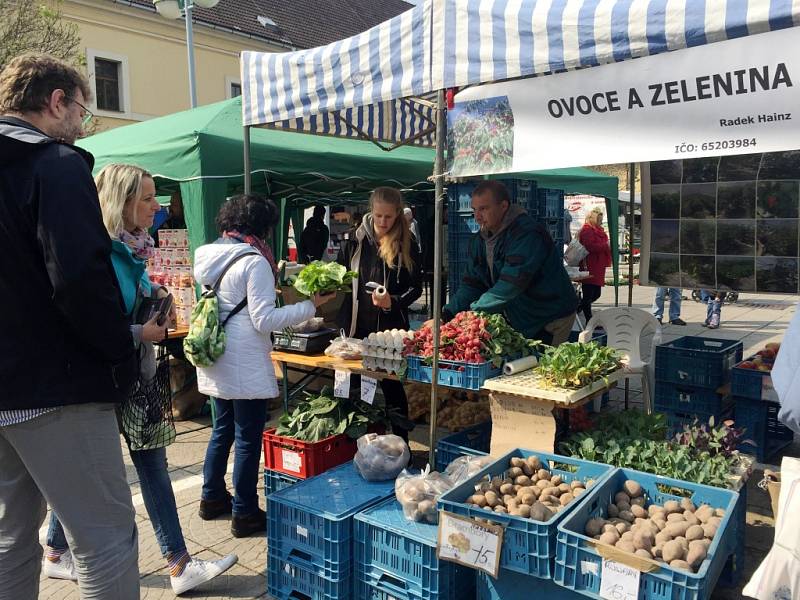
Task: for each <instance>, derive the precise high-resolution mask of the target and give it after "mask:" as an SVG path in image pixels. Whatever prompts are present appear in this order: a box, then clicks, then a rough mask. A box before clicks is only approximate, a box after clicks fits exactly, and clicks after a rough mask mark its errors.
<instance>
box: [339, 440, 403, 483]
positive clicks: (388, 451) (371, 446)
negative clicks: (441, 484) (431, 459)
mask: <svg viewBox="0 0 800 600" xmlns="http://www.w3.org/2000/svg"><path fill="white" fill-rule="evenodd" d="M357 444H358V452H356V456H355V458H354V459H353V462H354V463H355V465H356V470H357V471H358V472H359V474H360V475H361V476H362V477H363V478H364V479H366V480H367V481H388V480H389V479H394V478H395V477H397V475H398V473H400V471H402V470H403V469H405V467H406V465H408V461H409V459H410V458H411V451H410V450H409V449H408V444H406V443H405V442H404V441H403V438H401V437H400V436H397V435H391V434H389V435H378V434H376V433H368V434H366V435H362V436H361V437H360V438H358V442H357Z"/></svg>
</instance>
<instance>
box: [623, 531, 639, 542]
mask: <svg viewBox="0 0 800 600" xmlns="http://www.w3.org/2000/svg"><path fill="white" fill-rule="evenodd" d="M635 535H636V534H634V533H633V532H632V531H626V532H625V533H623V534H622V535H621V536H619V539H621V540H624V541H626V542H630V543H631V544H632V543H633V538H634V536H635Z"/></svg>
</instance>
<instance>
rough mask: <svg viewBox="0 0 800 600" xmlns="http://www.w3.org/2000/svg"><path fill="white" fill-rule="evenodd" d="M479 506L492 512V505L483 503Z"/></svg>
mask: <svg viewBox="0 0 800 600" xmlns="http://www.w3.org/2000/svg"><path fill="white" fill-rule="evenodd" d="M481 508H482V509H483V510H488V511H489V512H492V507H491V506H489V505H488V504H486V505H484V506H481Z"/></svg>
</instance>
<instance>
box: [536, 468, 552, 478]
mask: <svg viewBox="0 0 800 600" xmlns="http://www.w3.org/2000/svg"><path fill="white" fill-rule="evenodd" d="M536 476H537V477H538V478H539V479H540V480H541V479H546V480H547V481H550V471H548V470H547V469H539V470H538V471H536Z"/></svg>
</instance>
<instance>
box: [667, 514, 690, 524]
mask: <svg viewBox="0 0 800 600" xmlns="http://www.w3.org/2000/svg"><path fill="white" fill-rule="evenodd" d="M681 522H686V517H684V516H683V513H679V512H677V513H670V514H668V515H667V523H681Z"/></svg>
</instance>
